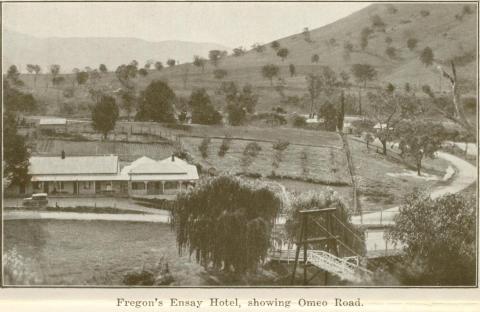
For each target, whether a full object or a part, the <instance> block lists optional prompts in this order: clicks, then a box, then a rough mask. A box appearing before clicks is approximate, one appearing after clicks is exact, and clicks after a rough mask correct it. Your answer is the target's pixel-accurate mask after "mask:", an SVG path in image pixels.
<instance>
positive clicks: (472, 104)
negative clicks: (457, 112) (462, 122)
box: [463, 97, 477, 111]
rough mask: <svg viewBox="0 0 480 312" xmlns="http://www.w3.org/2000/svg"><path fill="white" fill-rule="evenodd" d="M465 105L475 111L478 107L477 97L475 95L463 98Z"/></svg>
mask: <svg viewBox="0 0 480 312" xmlns="http://www.w3.org/2000/svg"><path fill="white" fill-rule="evenodd" d="M463 107H465V109H467V110H470V111H475V110H476V109H477V98H475V97H466V98H463Z"/></svg>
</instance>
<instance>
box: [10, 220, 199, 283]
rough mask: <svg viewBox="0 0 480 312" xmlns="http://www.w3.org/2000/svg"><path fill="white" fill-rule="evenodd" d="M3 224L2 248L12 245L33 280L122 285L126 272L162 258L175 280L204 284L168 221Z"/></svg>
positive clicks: (37, 221)
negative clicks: (178, 246)
mask: <svg viewBox="0 0 480 312" xmlns="http://www.w3.org/2000/svg"><path fill="white" fill-rule="evenodd" d="M4 226H5V227H4V235H5V239H4V243H5V245H4V252H5V253H8V252H9V251H11V250H12V249H13V248H16V250H17V253H18V254H20V255H21V256H23V257H24V258H25V259H27V261H26V262H27V265H28V267H27V268H26V269H27V270H28V273H30V274H31V275H33V276H35V278H36V283H37V284H41V285H122V279H123V275H124V274H125V273H127V272H130V271H134V270H141V269H142V268H143V267H145V268H152V267H155V266H156V265H157V263H158V262H159V261H160V259H162V257H163V258H164V259H165V260H166V261H167V262H168V264H169V266H170V269H171V271H172V274H173V276H174V278H175V282H174V284H175V285H191V286H195V285H204V284H205V283H206V280H205V279H204V277H203V275H204V272H205V271H204V270H203V268H202V267H201V266H199V265H197V264H195V262H194V261H192V262H191V261H190V260H189V258H188V256H179V255H178V252H177V248H176V243H175V234H174V232H172V231H171V230H170V227H169V226H168V225H163V224H150V223H135V222H108V221H53V220H48V221H47V220H30V221H25V220H17V221H5V223H4ZM79 237H81V239H79ZM6 282H7V284H8V281H6ZM13 284H22V281H13Z"/></svg>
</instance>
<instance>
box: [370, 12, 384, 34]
mask: <svg viewBox="0 0 480 312" xmlns="http://www.w3.org/2000/svg"><path fill="white" fill-rule="evenodd" d="M370 20H371V22H372V26H373V27H375V28H379V29H381V30H385V26H386V24H385V22H384V21H383V20H382V18H381V17H380V16H379V15H378V14H375V15H373V16H372V17H371V18H370Z"/></svg>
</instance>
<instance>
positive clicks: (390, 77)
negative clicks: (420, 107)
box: [19, 3, 477, 115]
mask: <svg viewBox="0 0 480 312" xmlns="http://www.w3.org/2000/svg"><path fill="white" fill-rule="evenodd" d="M464 7H465V4H457V3H441V4H439V3H435V4H433V3H402V4H395V5H394V6H392V5H389V4H381V3H378V4H373V5H371V6H369V7H367V8H365V9H362V10H360V11H358V12H356V13H353V14H351V15H350V16H347V17H345V18H343V19H340V20H338V21H336V22H334V23H332V24H329V25H326V26H324V27H321V28H318V29H312V30H310V31H309V37H310V41H307V40H306V36H305V35H304V34H303V33H302V32H301V26H300V27H299V30H300V32H299V33H297V34H295V35H292V36H289V37H286V38H281V39H278V40H277V41H278V42H279V44H280V46H281V47H285V48H287V49H288V50H289V52H290V53H289V55H288V57H287V58H286V59H285V60H284V61H282V60H281V58H280V57H278V56H277V55H276V51H275V50H274V49H272V48H271V46H270V43H265V50H264V51H263V52H256V51H254V50H249V51H247V52H246V53H245V54H244V55H242V56H238V57H235V56H232V55H230V56H228V57H226V58H224V59H223V60H222V61H221V62H220V64H219V65H218V68H222V69H225V70H226V71H227V72H228V74H227V76H226V77H225V78H223V80H218V79H215V78H214V76H213V71H214V70H215V69H216V67H214V66H213V65H212V64H211V63H208V64H207V65H206V66H205V68H204V70H202V69H201V68H199V67H195V66H194V65H192V64H191V63H189V64H182V65H179V66H174V67H172V68H164V69H163V70H162V71H156V70H150V71H149V74H148V76H147V77H138V78H136V79H135V83H136V86H137V90H138V91H141V90H143V89H144V88H145V87H146V86H147V85H148V83H149V82H150V81H152V80H154V79H163V80H166V81H168V83H169V85H170V86H171V87H172V88H173V89H174V91H175V93H176V94H177V96H180V97H188V96H189V95H190V93H191V91H192V90H193V89H194V88H199V87H203V88H206V89H207V91H208V92H209V94H210V95H211V96H212V98H213V101H214V103H215V104H216V105H217V107H218V108H223V106H224V97H223V96H222V95H221V94H218V92H217V90H218V88H219V86H220V84H221V82H222V81H235V82H236V83H238V84H239V85H243V84H247V83H249V84H252V86H253V87H254V89H255V92H256V93H257V94H258V95H259V103H258V105H257V110H258V111H262V110H270V109H271V108H272V107H276V106H278V105H282V106H283V107H284V109H285V110H287V111H289V112H307V111H308V109H309V100H308V93H307V90H306V83H305V77H304V75H305V74H306V73H311V72H315V71H316V70H318V69H319V67H320V66H322V65H328V66H330V67H331V68H332V69H334V70H335V71H336V72H337V73H339V72H341V71H345V72H347V73H350V69H351V66H352V65H353V64H355V63H368V64H371V65H373V66H374V67H375V68H376V70H377V71H378V75H377V79H376V80H375V81H372V82H369V86H382V87H383V86H385V85H386V84H387V83H389V82H391V83H393V84H394V85H396V86H397V87H400V88H401V87H403V85H404V84H405V83H406V82H408V83H410V85H411V86H412V87H413V89H414V90H416V91H419V90H420V89H421V86H422V85H424V84H429V85H430V86H431V87H432V89H433V90H434V91H436V92H439V91H442V92H449V91H450V90H449V86H448V82H447V80H446V79H445V78H442V77H441V76H440V74H439V72H438V71H436V70H435V69H434V68H433V67H432V66H431V67H429V68H427V67H425V66H424V65H423V64H422V63H421V62H420V60H419V54H420V51H422V50H423V49H424V48H425V47H427V46H428V47H431V48H432V50H433V51H434V55H435V60H436V61H438V62H441V63H445V64H446V63H447V62H448V61H449V60H452V59H454V60H455V62H456V64H457V74H458V77H459V81H460V88H461V89H463V90H464V91H466V92H465V93H468V94H473V93H474V91H475V86H476V80H475V79H476V68H477V65H476V63H475V62H476V60H475V56H476V55H477V51H476V46H477V45H476V37H477V34H476V29H477V26H476V11H477V10H476V8H475V7H474V5H473V4H470V5H469V8H470V11H469V13H462V12H463V10H464ZM374 24H375V25H376V26H375V25H374ZM379 25H380V26H379ZM365 27H369V28H371V29H373V33H371V34H370V35H369V37H368V45H367V46H366V48H365V49H363V50H362V49H361V47H360V36H361V32H362V29H363V28H365ZM410 38H414V39H416V40H417V42H418V43H417V46H416V47H415V48H414V49H409V48H408V47H407V40H408V39H410ZM346 43H350V44H351V45H352V49H351V52H350V53H348V56H347V55H346V53H345V51H346V50H345V48H344V46H345V44H346ZM388 47H393V48H394V50H395V56H394V57H389V56H387V54H386V49H387V48H388ZM130 48H131V51H132V55H137V56H132V57H128V58H124V57H122V62H124V63H125V62H128V61H130V60H131V59H133V58H135V59H138V60H141V59H142V56H144V55H145V54H144V53H148V52H146V50H144V49H142V51H138V50H137V49H136V48H135V45H133V46H130V45H128V49H130ZM19 53H20V52H19ZM135 53H138V54H135ZM118 54H119V55H121V53H118ZM150 54H151V53H150ZM313 54H318V56H319V61H318V63H316V64H312V62H311V57H312V55H313ZM119 55H116V53H113V54H111V56H109V57H111V58H115V60H117V58H118V59H120V56H119ZM192 58H193V53H192V54H191V55H190V57H187V58H186V59H190V60H191V59H192ZM111 62H112V63H113V61H111ZM57 63H61V62H60V61H58V62H57ZM270 63H273V64H276V65H278V66H280V67H281V72H280V78H281V80H280V79H278V80H275V81H274V86H275V85H282V88H283V90H282V91H281V92H279V91H278V90H275V88H273V87H272V86H271V85H270V81H269V80H267V79H265V78H263V77H262V76H261V67H262V66H264V65H265V64H270ZM289 64H294V65H295V67H296V72H297V74H296V75H295V76H293V77H291V76H290V75H289V71H288V66H289ZM65 77H66V81H67V82H66V83H65V84H64V85H63V86H60V87H55V88H52V87H51V86H49V85H50V83H49V80H50V78H51V77H49V76H48V75H41V76H40V77H38V79H37V83H34V79H33V76H32V75H22V79H23V80H24V81H25V82H26V87H25V89H26V90H27V91H29V92H33V93H34V95H35V96H36V97H37V98H38V99H40V100H41V102H43V103H44V104H45V105H44V107H45V109H44V111H43V112H44V113H48V114H59V113H60V114H69V113H68V112H65V111H64V112H62V111H61V110H60V109H59V106H61V105H63V103H71V104H72V105H74V106H78V105H80V106H81V109H79V110H78V111H76V113H78V115H85V114H88V107H87V106H88V104H89V103H90V102H91V100H90V98H89V96H88V89H90V88H94V89H102V90H104V91H105V92H107V93H108V92H113V91H114V90H117V89H118V88H120V87H121V86H120V84H119V82H118V80H117V79H116V77H115V75H114V74H113V73H107V74H105V75H103V76H102V78H101V79H100V80H99V81H97V82H89V83H87V85H86V86H78V87H76V88H75V93H74V95H73V97H71V98H65V97H63V95H62V94H63V92H64V90H65V89H66V88H69V87H71V86H72V84H73V80H74V76H73V75H66V76H65ZM69 81H70V83H69ZM351 82H353V83H354V86H355V84H356V82H355V81H354V79H353V78H351ZM357 92H358V91H357V89H356V88H352V89H351V91H350V92H348V94H347V105H350V106H352V107H354V106H355V96H356V94H357ZM420 93H421V92H420ZM289 97H296V101H292V102H289V101H287V100H288V98H289ZM320 101H321V102H322V101H325V99H322V98H320ZM367 104H368V103H367ZM347 113H348V112H347Z"/></svg>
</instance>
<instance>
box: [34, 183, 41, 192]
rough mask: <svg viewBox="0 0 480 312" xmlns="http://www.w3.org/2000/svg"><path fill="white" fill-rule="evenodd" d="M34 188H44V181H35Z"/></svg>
mask: <svg viewBox="0 0 480 312" xmlns="http://www.w3.org/2000/svg"><path fill="white" fill-rule="evenodd" d="M33 189H34V190H41V189H42V182H33Z"/></svg>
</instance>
